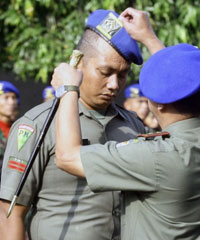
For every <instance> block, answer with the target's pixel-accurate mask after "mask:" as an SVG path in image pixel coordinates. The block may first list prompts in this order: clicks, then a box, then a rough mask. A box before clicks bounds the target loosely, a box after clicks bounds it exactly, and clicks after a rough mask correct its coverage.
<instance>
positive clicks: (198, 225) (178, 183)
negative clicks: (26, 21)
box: [52, 9, 200, 240]
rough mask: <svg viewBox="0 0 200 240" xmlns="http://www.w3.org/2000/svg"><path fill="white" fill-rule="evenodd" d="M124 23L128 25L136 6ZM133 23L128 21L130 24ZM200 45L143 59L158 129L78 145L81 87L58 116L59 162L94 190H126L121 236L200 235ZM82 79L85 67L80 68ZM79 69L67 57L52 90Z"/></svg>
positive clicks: (143, 79) (77, 75) (74, 79)
mask: <svg viewBox="0 0 200 240" xmlns="http://www.w3.org/2000/svg"><path fill="white" fill-rule="evenodd" d="M122 17H123V23H124V26H125V27H126V29H127V30H129V32H130V33H131V35H133V37H134V38H135V39H137V40H138V41H139V40H140V39H139V38H137V37H135V34H134V33H133V32H131V31H132V29H131V26H133V25H134V20H135V10H134V9H127V10H126V11H125V12H124V13H123V14H122ZM127 26H128V27H130V28H128V27H127ZM199 76H200V50H199V49H198V48H196V47H194V46H192V45H190V44H184V43H182V44H178V45H175V46H171V47H167V48H164V49H162V50H160V51H158V52H156V53H155V54H154V55H153V56H151V57H150V58H149V60H148V61H147V62H146V63H145V64H144V66H143V68H142V70H141V73H140V78H139V79H140V86H141V90H142V92H143V94H144V95H145V96H146V97H147V98H148V99H149V100H148V101H149V107H150V110H151V111H152V112H153V113H154V114H155V116H156V118H157V119H158V122H159V124H160V126H161V128H162V132H161V133H157V134H152V135H148V134H147V135H144V134H141V135H140V136H138V138H137V139H130V140H129V141H125V142H120V143H119V142H117V141H109V142H107V143H106V144H104V145H103V144H102V145H101V144H95V145H90V146H82V145H81V130H80V123H79V118H78V104H77V101H78V94H77V92H78V90H77V92H76V91H69V92H67V93H66V94H65V95H63V96H62V98H61V101H60V105H59V109H58V115H57V120H56V143H57V145H56V163H57V166H58V167H59V168H61V169H63V170H65V171H67V172H69V173H71V174H73V175H75V176H79V177H86V179H87V183H88V185H89V187H90V188H91V190H92V191H94V192H96V193H100V192H102V191H118V190H122V191H123V203H124V205H123V208H122V221H121V224H122V225H121V226H122V239H123V240H149V239H153V240H160V239H163V240H169V239H170V240H175V239H184V240H194V239H195V240H197V239H200V78H199ZM83 78H84V72H83ZM81 79H82V72H81V71H77V70H75V69H74V68H72V67H71V66H69V65H67V64H62V65H60V66H58V67H57V68H56V69H55V71H54V75H53V79H52V84H53V86H54V88H55V89H57V87H59V86H62V85H67V86H71V85H73V86H74V85H75V86H77V87H78V86H80V83H81Z"/></svg>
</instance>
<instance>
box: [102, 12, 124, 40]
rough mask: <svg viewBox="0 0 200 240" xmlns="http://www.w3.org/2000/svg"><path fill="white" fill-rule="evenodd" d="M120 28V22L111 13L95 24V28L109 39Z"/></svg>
mask: <svg viewBox="0 0 200 240" xmlns="http://www.w3.org/2000/svg"><path fill="white" fill-rule="evenodd" d="M121 28H122V23H121V22H120V20H119V19H118V18H117V17H116V16H115V15H114V14H113V13H109V14H108V15H107V16H106V17H105V18H104V19H103V21H102V22H101V23H100V24H99V25H97V29H98V30H99V31H100V32H101V33H102V34H103V35H104V36H105V37H107V38H108V39H111V38H112V36H113V35H114V34H115V33H116V32H118V31H119V30H120V29H121Z"/></svg>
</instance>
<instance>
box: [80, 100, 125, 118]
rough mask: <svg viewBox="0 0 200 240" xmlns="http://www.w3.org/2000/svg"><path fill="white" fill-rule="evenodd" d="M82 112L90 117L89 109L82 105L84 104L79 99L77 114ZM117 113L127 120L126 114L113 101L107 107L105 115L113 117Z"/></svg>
mask: <svg viewBox="0 0 200 240" xmlns="http://www.w3.org/2000/svg"><path fill="white" fill-rule="evenodd" d="M82 114H84V115H85V116H87V117H91V114H90V111H89V110H88V109H87V108H86V107H85V106H84V104H83V103H82V102H81V101H79V115H82ZM117 115H120V116H121V117H122V118H123V119H126V120H128V118H127V116H126V114H124V113H123V110H122V109H121V108H120V107H119V106H117V105H116V104H115V103H114V102H113V103H111V104H110V106H109V107H108V109H107V111H106V116H110V117H113V118H114V117H116V116H117Z"/></svg>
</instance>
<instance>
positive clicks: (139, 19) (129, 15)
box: [120, 8, 165, 54]
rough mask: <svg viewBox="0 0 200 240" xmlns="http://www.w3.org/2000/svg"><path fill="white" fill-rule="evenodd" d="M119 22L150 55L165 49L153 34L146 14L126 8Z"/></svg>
mask: <svg viewBox="0 0 200 240" xmlns="http://www.w3.org/2000/svg"><path fill="white" fill-rule="evenodd" d="M120 20H121V21H122V23H123V26H124V28H125V29H126V31H127V32H128V33H129V34H130V35H131V37H132V38H133V39H135V40H136V41H138V42H141V43H142V44H144V45H145V46H146V47H147V48H148V50H149V52H150V53H151V54H154V53H155V52H157V51H159V50H161V49H162V48H164V47H165V46H164V45H163V43H162V42H161V41H160V40H159V39H158V37H157V36H156V34H155V33H154V31H153V28H152V25H151V23H150V21H149V18H148V16H147V13H146V12H144V11H140V10H136V9H134V8H127V9H126V10H125V11H123V12H122V13H121V15H120Z"/></svg>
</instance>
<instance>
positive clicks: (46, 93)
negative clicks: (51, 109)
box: [42, 86, 55, 99]
mask: <svg viewBox="0 0 200 240" xmlns="http://www.w3.org/2000/svg"><path fill="white" fill-rule="evenodd" d="M42 97H43V99H47V98H53V97H55V90H54V89H53V87H51V86H47V87H45V88H44V90H43V92H42Z"/></svg>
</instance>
